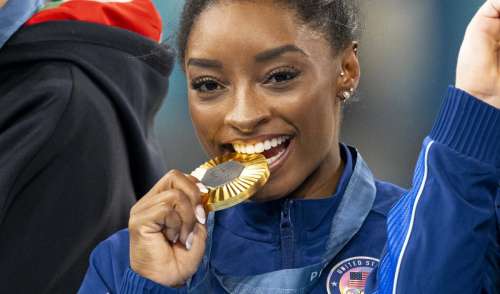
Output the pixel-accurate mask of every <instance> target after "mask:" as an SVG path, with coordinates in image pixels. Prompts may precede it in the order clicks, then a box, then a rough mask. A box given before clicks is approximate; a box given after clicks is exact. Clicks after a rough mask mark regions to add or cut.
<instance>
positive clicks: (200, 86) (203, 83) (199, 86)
mask: <svg viewBox="0 0 500 294" xmlns="http://www.w3.org/2000/svg"><path fill="white" fill-rule="evenodd" d="M209 84H212V85H211V86H215V87H216V88H217V87H221V83H220V82H219V81H217V80H216V79H214V78H211V77H201V78H198V79H194V80H192V81H191V88H192V89H193V90H196V91H200V92H209V91H213V90H215V89H212V88H211V87H207V85H209Z"/></svg>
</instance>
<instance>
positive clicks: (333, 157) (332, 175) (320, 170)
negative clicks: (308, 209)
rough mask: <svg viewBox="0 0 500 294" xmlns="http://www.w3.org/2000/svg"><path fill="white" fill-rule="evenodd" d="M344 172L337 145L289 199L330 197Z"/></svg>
mask: <svg viewBox="0 0 500 294" xmlns="http://www.w3.org/2000/svg"><path fill="white" fill-rule="evenodd" d="M343 172H344V161H343V160H342V157H341V156H340V149H339V145H336V147H335V148H334V149H333V150H331V151H330V153H328V155H327V157H326V158H325V159H324V160H322V161H321V163H320V165H319V166H318V167H317V168H316V170H314V172H313V173H311V174H310V175H309V177H307V178H306V180H305V181H304V182H303V183H302V184H301V185H300V186H299V187H298V188H297V189H296V190H295V191H293V192H292V193H290V198H301V199H319V198H326V197H330V196H331V195H332V194H333V193H334V192H335V191H336V189H337V185H338V183H339V180H340V177H341V176H342V173H343Z"/></svg>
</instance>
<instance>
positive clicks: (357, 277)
mask: <svg viewBox="0 0 500 294" xmlns="http://www.w3.org/2000/svg"><path fill="white" fill-rule="evenodd" d="M368 274H369V273H368V272H350V273H349V281H348V282H347V285H348V287H349V288H358V289H364V288H365V285H366V279H367V278H368Z"/></svg>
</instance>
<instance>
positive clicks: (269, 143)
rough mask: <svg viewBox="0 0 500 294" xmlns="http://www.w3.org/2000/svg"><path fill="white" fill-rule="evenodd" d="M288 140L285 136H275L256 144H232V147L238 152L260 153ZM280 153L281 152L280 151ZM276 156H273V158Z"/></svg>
mask: <svg viewBox="0 0 500 294" xmlns="http://www.w3.org/2000/svg"><path fill="white" fill-rule="evenodd" d="M287 140H288V137H287V136H281V137H276V138H273V139H270V140H265V141H264V142H259V143H257V144H233V148H234V150H235V151H236V152H238V153H246V154H254V153H262V152H264V151H266V150H270V149H271V148H274V147H276V146H279V145H281V144H283V143H285V142H286V141H287ZM280 153H281V152H280ZM274 157H276V156H273V158H274Z"/></svg>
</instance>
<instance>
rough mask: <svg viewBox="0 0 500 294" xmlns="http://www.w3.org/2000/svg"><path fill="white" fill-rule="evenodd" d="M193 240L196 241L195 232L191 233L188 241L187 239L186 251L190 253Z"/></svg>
mask: <svg viewBox="0 0 500 294" xmlns="http://www.w3.org/2000/svg"><path fill="white" fill-rule="evenodd" d="M193 239H194V234H193V232H191V233H189V235H188V237H187V239H186V249H187V250H188V251H189V250H191V247H193Z"/></svg>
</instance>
